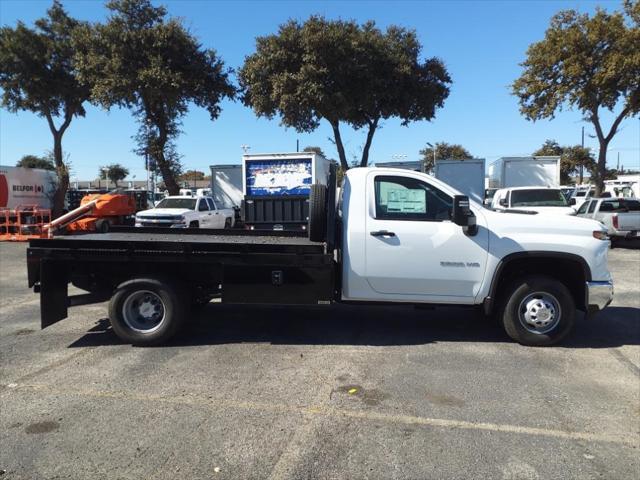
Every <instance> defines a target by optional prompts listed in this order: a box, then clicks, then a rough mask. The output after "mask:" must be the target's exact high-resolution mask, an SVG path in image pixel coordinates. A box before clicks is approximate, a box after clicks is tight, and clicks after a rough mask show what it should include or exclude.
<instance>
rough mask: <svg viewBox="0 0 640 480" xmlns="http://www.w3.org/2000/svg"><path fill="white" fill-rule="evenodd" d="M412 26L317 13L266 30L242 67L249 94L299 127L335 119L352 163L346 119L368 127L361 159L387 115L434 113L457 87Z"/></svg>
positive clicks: (262, 108) (256, 104)
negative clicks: (426, 54)
mask: <svg viewBox="0 0 640 480" xmlns="http://www.w3.org/2000/svg"><path fill="white" fill-rule="evenodd" d="M420 53H421V45H420V43H419V41H418V38H417V35H416V33H415V32H414V31H412V30H407V29H405V28H401V27H397V26H390V27H388V28H387V30H386V31H385V32H382V31H381V30H380V29H378V28H377V27H376V26H375V23H374V22H367V23H365V24H363V25H359V24H358V23H356V22H354V21H343V20H327V19H325V18H324V17H321V16H312V17H310V18H309V19H308V20H307V21H306V22H304V23H300V22H298V21H295V20H290V21H289V22H287V23H285V24H283V25H281V26H280V28H279V30H278V33H276V34H273V35H267V36H264V37H258V38H257V39H256V52H255V53H253V54H252V55H249V56H248V57H247V58H246V59H245V62H244V65H243V66H242V68H241V69H240V71H239V81H240V86H241V90H242V101H243V102H244V104H245V105H248V106H250V107H251V108H253V110H254V112H255V113H256V114H257V115H258V116H263V117H267V118H274V117H275V116H279V117H280V119H281V122H282V124H283V125H284V126H287V127H292V128H294V129H296V130H297V131H298V132H310V131H313V130H315V129H316V128H317V127H318V126H319V124H320V121H321V120H323V119H324V120H326V121H328V122H329V124H330V125H331V127H332V129H333V134H334V140H335V144H336V148H337V150H338V155H339V158H340V163H341V166H342V168H343V169H345V170H346V169H348V168H349V164H348V162H347V156H346V153H345V149H344V145H343V143H342V137H341V133H340V124H341V123H345V124H348V125H350V126H351V127H353V128H355V129H360V128H366V130H367V136H366V140H365V143H364V146H363V149H362V156H361V158H360V165H362V166H366V165H367V163H368V161H369V149H370V147H371V143H372V140H373V136H374V134H375V132H376V130H377V129H378V128H379V127H380V122H381V120H384V119H388V118H392V117H398V118H400V119H401V120H402V124H403V125H407V124H408V123H410V122H412V121H416V120H431V119H432V118H433V117H434V116H435V113H436V110H437V109H438V108H440V107H442V106H443V104H444V101H445V99H446V98H447V96H448V95H449V88H448V85H449V84H450V83H451V79H450V77H449V74H448V72H447V70H446V68H445V66H444V64H443V63H442V61H440V60H439V59H437V58H430V59H426V60H421V59H420Z"/></svg>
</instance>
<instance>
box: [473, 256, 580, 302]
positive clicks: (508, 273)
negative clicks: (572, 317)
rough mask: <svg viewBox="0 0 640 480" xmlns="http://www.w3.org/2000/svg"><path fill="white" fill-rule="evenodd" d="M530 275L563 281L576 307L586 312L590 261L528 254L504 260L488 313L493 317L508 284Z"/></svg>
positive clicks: (495, 279) (495, 277)
mask: <svg viewBox="0 0 640 480" xmlns="http://www.w3.org/2000/svg"><path fill="white" fill-rule="evenodd" d="M530 274H538V275H549V276H551V277H553V278H556V279H557V280H560V281H562V283H564V284H565V285H566V286H567V288H568V289H569V291H570V292H571V295H572V296H573V298H574V301H575V303H576V307H577V308H578V309H579V310H583V311H585V310H586V308H587V305H586V296H585V294H586V292H585V289H586V282H588V281H590V280H591V269H590V268H589V265H588V264H587V262H586V260H585V259H584V258H582V257H581V256H579V255H576V254H572V253H565V252H545V251H528V252H514V253H511V254H509V255H507V256H506V257H504V258H503V259H502V260H500V262H499V263H498V265H497V267H496V269H495V272H494V274H493V278H492V279H491V286H490V287H489V294H488V296H487V297H486V298H485V300H484V311H485V313H486V314H491V313H493V311H494V310H495V306H496V303H497V301H498V299H499V298H500V294H501V291H502V288H501V287H502V286H503V285H504V283H505V282H507V281H509V280H510V279H513V278H517V277H521V276H523V275H530Z"/></svg>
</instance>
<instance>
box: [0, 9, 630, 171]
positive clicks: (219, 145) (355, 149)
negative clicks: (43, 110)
mask: <svg viewBox="0 0 640 480" xmlns="http://www.w3.org/2000/svg"><path fill="white" fill-rule="evenodd" d="M63 3H64V5H65V7H66V8H67V10H68V11H69V12H70V14H71V15H72V16H74V17H77V18H80V19H83V20H90V21H99V20H104V19H105V17H106V9H105V8H104V2H102V1H95V0H67V1H64V2H63ZM156 3H162V4H164V5H165V6H167V8H168V10H169V13H170V14H171V15H174V16H178V17H181V18H182V19H183V21H184V22H185V24H186V25H187V27H188V28H189V29H190V30H191V31H192V32H193V33H194V34H195V35H196V36H197V37H198V38H199V39H200V41H201V42H202V44H203V45H204V46H206V47H210V48H215V49H216V50H217V51H218V53H219V54H220V55H221V56H222V58H223V59H224V61H225V62H226V64H227V65H228V66H230V67H233V68H237V67H239V66H240V65H241V64H242V62H243V60H244V57H245V56H246V55H248V54H250V53H252V52H253V51H254V47H255V37H256V36H259V35H265V34H270V33H273V32H274V31H276V29H277V27H278V25H279V24H281V23H282V22H284V21H286V20H287V19H289V18H297V19H300V20H304V19H305V18H307V17H308V16H309V15H311V14H322V15H325V16H326V17H329V18H343V19H356V20H358V21H360V22H363V21H365V20H369V19H372V20H375V21H376V23H377V24H378V25H379V26H380V27H385V26H387V25H389V24H399V25H402V26H405V27H409V28H414V29H415V30H416V31H417V32H418V35H419V37H420V40H421V42H422V44H423V47H424V48H423V55H424V56H425V57H432V56H437V57H440V58H442V59H443V60H444V62H445V64H446V65H447V68H448V69H449V72H450V73H451V76H452V78H453V85H452V87H451V94H450V96H449V98H448V100H447V101H446V103H445V106H444V108H443V109H441V110H440V111H439V112H438V113H437V115H436V118H435V119H434V120H433V121H431V122H416V123H412V124H410V125H409V126H408V127H402V126H401V125H400V122H399V121H397V120H388V121H386V122H384V124H383V126H382V129H381V130H379V131H378V132H377V133H376V136H375V138H374V140H373V145H372V149H371V156H370V158H371V160H372V162H376V161H380V162H382V161H390V160H392V159H393V156H397V155H406V159H407V160H413V159H418V151H419V150H420V149H421V148H423V147H424V146H425V143H426V142H431V143H433V142H434V141H446V142H450V143H460V144H462V145H464V146H465V147H466V148H467V149H468V150H469V151H470V152H471V153H472V154H473V155H474V156H476V157H481V158H486V159H487V160H488V161H489V162H490V161H493V160H495V159H496V158H498V157H500V156H507V155H526V154H530V153H531V152H532V151H533V150H534V149H536V148H537V147H538V146H539V145H540V144H542V142H544V140H546V139H548V138H552V139H555V140H557V141H558V142H559V143H561V144H578V143H580V131H581V127H582V126H583V125H584V126H585V130H586V133H587V136H586V138H585V144H586V146H589V147H593V148H594V150H595V147H596V146H597V141H596V140H595V139H593V138H590V137H589V136H588V134H593V133H594V132H593V127H592V126H591V125H590V124H588V123H584V122H582V119H581V115H580V113H579V112H572V111H565V112H562V113H560V114H559V115H558V116H557V117H556V118H555V119H554V120H552V121H540V122H536V123H532V122H528V121H526V120H525V119H524V118H522V117H521V116H520V114H519V112H518V105H517V101H516V99H515V98H514V97H513V96H511V95H510V93H509V84H510V83H511V82H512V81H513V80H514V79H515V78H516V77H517V76H518V75H519V72H520V67H519V66H518V64H519V63H520V62H521V61H523V60H524V55H525V51H526V49H527V46H528V45H529V44H530V43H532V42H534V41H537V40H540V39H541V38H542V37H543V35H544V31H545V29H546V27H547V25H548V22H549V19H550V17H551V16H552V15H553V14H554V13H555V12H556V11H558V10H561V9H564V8H577V9H579V10H581V11H585V12H592V11H593V10H595V8H596V7H597V6H598V5H600V6H602V7H604V8H607V9H618V8H620V4H621V2H602V1H600V2H585V1H578V0H574V1H570V2H567V1H515V0H514V1H492V2H489V1H487V2H480V1H476V2H474V1H446V2H445V1H433V2H428V1H405V2H391V1H373V2H372V1H357V2H353V1H352V2H349V1H337V0H336V1H322V2H318V1H315V2H313V1H262V2H260V1H212V0H180V1H177V0H173V1H164V2H156ZM49 5H50V2H49V1H40V0H0V24H2V25H15V23H16V22H17V21H18V20H22V21H23V22H25V23H27V24H31V23H32V22H33V21H34V20H35V19H36V18H39V17H41V16H43V15H44V14H45V11H46V9H47V8H48V6H49ZM222 107H223V112H222V115H221V116H220V117H219V118H218V120H216V121H215V122H211V121H210V119H209V117H208V115H207V113H206V112H205V111H204V110H201V109H198V108H195V107H193V108H191V110H190V112H189V114H188V115H187V116H186V117H185V118H184V122H183V127H182V129H183V131H184V133H183V134H182V135H181V136H180V138H179V140H178V142H177V143H178V151H179V153H180V154H182V155H183V159H182V160H183V163H184V166H185V168H187V169H192V168H196V169H199V170H203V171H207V172H208V166H209V165H211V164H215V163H239V162H240V158H241V155H242V150H241V148H240V146H241V145H243V144H246V145H250V147H251V152H252V153H262V152H283V151H295V146H296V140H297V139H299V140H300V145H301V147H303V146H306V145H319V146H320V147H322V148H323V149H324V151H325V152H326V153H327V154H328V155H329V156H332V157H337V154H336V153H335V149H334V147H333V145H332V144H331V142H330V141H329V140H328V137H330V136H331V130H330V128H329V127H328V125H327V124H326V123H323V124H322V126H321V127H320V128H319V129H318V130H316V131H315V132H313V133H311V134H298V133H296V132H295V131H294V130H292V129H285V128H284V127H282V126H280V125H279V121H277V120H274V121H269V120H265V119H258V118H256V117H255V115H254V114H253V112H252V111H251V110H250V109H248V108H246V107H244V106H243V105H242V104H241V103H239V102H236V103H233V102H224V103H223V105H222ZM605 119H606V122H607V125H609V124H610V121H611V120H610V117H605ZM136 130H137V125H136V123H135V121H134V120H133V118H132V116H131V113H130V112H129V111H127V110H117V109H114V110H112V111H111V112H105V111H103V110H101V109H98V108H95V107H89V108H88V110H87V116H86V118H79V119H75V120H74V121H73V123H72V124H71V126H70V127H69V130H68V131H67V133H66V134H65V137H64V140H63V148H64V149H65V151H66V152H67V153H68V154H69V158H70V160H71V164H72V177H75V178H77V179H78V180H88V179H94V178H95V177H96V176H97V172H98V168H99V166H100V165H105V164H108V163H115V162H118V163H122V164H124V165H126V166H127V167H128V168H129V169H130V171H131V175H136V177H137V179H142V178H144V176H145V172H144V165H143V163H144V162H143V161H142V160H141V159H140V158H139V157H137V156H136V155H135V154H134V153H133V148H134V146H135V145H134V142H133V140H132V138H131V137H132V136H133V135H134V134H135V133H136ZM364 136H365V132H364V131H358V132H354V131H350V130H348V129H346V128H345V132H344V133H343V137H344V140H345V147H346V150H347V153H348V155H356V156H358V157H359V156H360V152H361V145H362V144H363V141H364ZM51 146H52V138H51V134H50V132H49V130H48V128H47V125H46V121H45V120H44V119H42V118H39V117H37V116H35V115H33V114H30V113H20V114H17V115H15V114H10V113H8V112H7V111H5V110H0V163H1V164H3V165H14V164H15V162H16V161H17V160H18V159H19V158H20V157H21V156H22V155H24V154H36V155H38V154H43V153H44V152H45V151H47V150H50V149H51ZM618 154H619V155H620V162H621V163H622V164H623V165H624V166H625V168H636V169H637V168H640V120H639V119H638V118H637V117H636V118H633V119H627V120H626V121H625V122H624V123H623V124H622V126H621V131H620V133H619V134H618V135H617V136H616V137H615V138H614V140H613V141H612V143H611V144H610V152H609V165H610V166H615V164H616V162H617V159H618ZM403 159H404V157H403Z"/></svg>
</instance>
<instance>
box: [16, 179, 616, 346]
mask: <svg viewBox="0 0 640 480" xmlns="http://www.w3.org/2000/svg"><path fill="white" fill-rule="evenodd" d="M331 170H332V172H331V175H330V181H329V188H327V187H326V186H325V185H321V184H314V185H312V186H311V189H310V190H311V192H310V203H311V205H310V211H311V214H310V221H309V228H308V232H309V238H307V237H306V236H304V234H303V233H302V232H277V231H276V232H273V231H270V232H268V233H267V232H257V231H249V230H237V231H233V232H228V233H226V234H225V233H222V232H217V233H214V234H212V233H209V232H206V231H200V230H195V229H194V230H191V229H185V230H182V231H177V230H176V229H167V230H166V232H163V233H158V232H157V231H154V230H146V231H145V230H144V229H139V231H138V232H137V233H136V232H135V229H132V230H134V231H133V232H127V231H123V232H112V233H110V234H106V236H105V235H88V236H86V237H84V238H80V239H76V240H73V241H70V240H69V239H68V238H67V239H65V238H64V237H62V238H59V239H53V240H32V241H31V244H30V247H29V249H28V251H27V258H28V262H27V266H28V278H29V286H30V287H35V289H36V291H39V292H40V296H41V298H40V305H41V310H40V313H41V324H42V327H43V328H45V327H47V326H49V325H52V324H54V323H56V322H58V321H60V320H62V319H63V318H65V317H66V316H67V313H68V306H69V305H74V303H75V300H77V299H75V298H68V290H67V285H68V283H72V284H73V285H75V286H76V287H79V288H82V289H84V290H88V291H90V292H92V293H94V295H93V296H91V295H90V296H88V297H91V299H92V300H91V301H93V302H99V301H102V300H104V299H106V298H109V297H110V298H111V300H110V304H109V318H110V321H111V325H112V327H113V331H114V332H115V333H116V335H118V336H119V337H120V338H121V339H123V340H124V341H126V342H129V343H135V344H140V345H152V344H157V343H161V342H165V341H166V340H167V339H169V338H170V337H171V336H172V335H174V334H175V333H176V332H177V331H178V330H179V329H180V327H181V326H182V325H183V324H184V322H185V321H186V320H187V319H188V316H189V312H190V311H191V309H192V308H197V307H198V306H200V305H203V304H206V303H207V302H208V301H209V300H210V299H211V298H212V297H214V296H218V297H220V298H221V301H222V303H225V304H265V303H266V304H276V305H315V306H321V305H330V304H331V303H333V302H346V303H350V304H352V305H358V304H365V305H366V304H371V303H372V302H380V303H384V304H386V305H393V304H396V305H403V304H405V305H406V304H408V305H432V306H434V305H459V306H476V307H477V308H478V309H481V310H482V311H483V312H484V313H486V314H492V313H495V314H496V315H497V316H498V318H499V319H500V321H501V322H502V325H503V326H504V329H505V331H506V332H507V334H508V335H509V336H510V337H511V338H512V339H514V340H516V341H518V342H520V343H522V344H525V345H551V344H554V343H556V342H558V341H560V340H562V339H563V338H564V337H565V336H566V335H568V334H569V332H570V331H571V330H572V328H573V327H574V324H575V321H576V311H577V310H582V311H585V312H595V311H598V310H601V309H603V308H605V307H606V306H607V305H608V304H609V303H610V302H611V300H612V298H613V283H612V280H611V275H610V273H609V271H608V268H607V252H608V247H609V242H608V237H607V235H606V231H605V229H604V227H603V226H602V225H601V224H600V223H598V222H596V221H593V220H588V219H584V218H576V217H564V218H560V217H558V216H545V215H538V214H536V213H529V214H526V213H522V212H517V213H511V212H509V211H501V212H496V211H491V210H488V209H486V208H483V207H482V206H481V205H479V204H477V203H476V202H473V201H470V200H469V198H468V197H467V196H465V195H461V194H460V192H458V191H457V190H455V189H454V188H452V187H450V186H448V185H447V184H445V183H443V182H440V181H439V180H437V179H436V178H434V177H432V176H430V175H426V174H423V173H419V172H413V171H409V170H397V169H384V168H353V169H351V170H349V171H347V172H346V174H345V176H344V178H343V183H342V189H341V194H340V201H339V208H337V209H336V208H335V200H334V199H335V195H336V175H335V167H334V166H332V167H331ZM167 200H168V199H167ZM184 200H185V201H193V199H188V198H187V199H184ZM165 201H166V200H165ZM200 201H202V199H200ZM313 238H318V239H320V241H312V240H311V239H313ZM69 258H73V262H69ZM83 297H87V295H84V296H83ZM87 302H88V300H87ZM76 304H77V303H76ZM231 315H233V313H231Z"/></svg>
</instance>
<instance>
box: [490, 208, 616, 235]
mask: <svg viewBox="0 0 640 480" xmlns="http://www.w3.org/2000/svg"><path fill="white" fill-rule="evenodd" d="M538 208H540V207H538ZM546 208H549V209H552V210H555V209H558V210H564V209H565V207H546ZM571 210H573V209H571ZM520 212H521V213H518V211H517V210H511V211H506V210H496V211H493V210H488V209H483V211H482V213H483V215H484V216H485V218H486V220H487V222H488V223H489V227H490V228H492V229H493V230H495V231H500V233H502V234H505V235H510V234H514V235H518V234H521V235H523V234H524V235H526V234H530V233H557V234H558V235H587V236H589V237H591V236H592V233H593V231H594V230H606V229H605V228H604V225H602V224H601V223H600V222H598V221H596V220H593V219H590V218H582V217H576V216H574V215H567V214H565V215H563V214H562V213H560V214H555V213H553V214H550V213H547V212H546V211H545V212H540V213H526V212H533V209H528V210H526V211H524V210H520Z"/></svg>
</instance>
